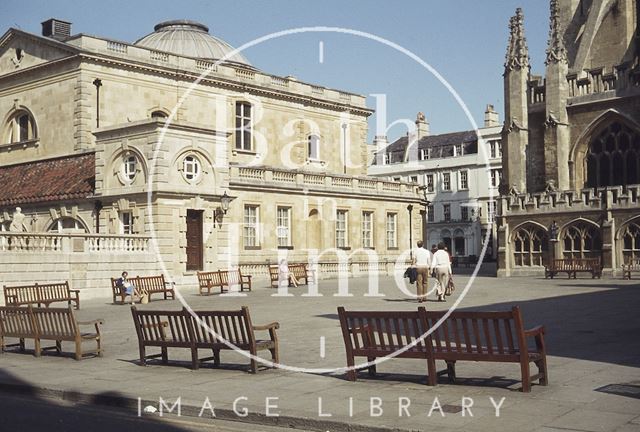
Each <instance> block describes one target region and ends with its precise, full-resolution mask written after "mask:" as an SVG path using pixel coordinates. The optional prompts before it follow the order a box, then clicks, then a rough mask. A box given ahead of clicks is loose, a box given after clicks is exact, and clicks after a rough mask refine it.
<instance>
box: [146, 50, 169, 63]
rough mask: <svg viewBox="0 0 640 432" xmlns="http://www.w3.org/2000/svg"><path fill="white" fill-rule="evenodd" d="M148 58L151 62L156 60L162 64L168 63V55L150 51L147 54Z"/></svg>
mask: <svg viewBox="0 0 640 432" xmlns="http://www.w3.org/2000/svg"><path fill="white" fill-rule="evenodd" d="M149 57H150V58H151V60H158V61H163V62H167V61H169V54H167V53H164V52H160V51H151V52H150V53H149Z"/></svg>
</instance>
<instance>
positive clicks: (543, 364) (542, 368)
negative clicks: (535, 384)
mask: <svg viewBox="0 0 640 432" xmlns="http://www.w3.org/2000/svg"><path fill="white" fill-rule="evenodd" d="M535 364H536V366H537V367H538V373H540V374H541V375H542V376H541V378H540V385H543V386H546V385H548V384H549V376H548V375H547V357H546V356H545V357H542V358H541V359H540V360H537V361H536V362H535Z"/></svg>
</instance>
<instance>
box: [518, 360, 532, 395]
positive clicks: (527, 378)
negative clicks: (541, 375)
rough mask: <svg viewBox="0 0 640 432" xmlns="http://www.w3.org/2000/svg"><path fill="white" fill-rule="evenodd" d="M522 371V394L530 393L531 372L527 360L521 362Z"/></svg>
mask: <svg viewBox="0 0 640 432" xmlns="http://www.w3.org/2000/svg"><path fill="white" fill-rule="evenodd" d="M520 371H521V373H522V392H523V393H529V392H530V391H531V371H530V370H529V362H528V361H527V360H521V361H520Z"/></svg>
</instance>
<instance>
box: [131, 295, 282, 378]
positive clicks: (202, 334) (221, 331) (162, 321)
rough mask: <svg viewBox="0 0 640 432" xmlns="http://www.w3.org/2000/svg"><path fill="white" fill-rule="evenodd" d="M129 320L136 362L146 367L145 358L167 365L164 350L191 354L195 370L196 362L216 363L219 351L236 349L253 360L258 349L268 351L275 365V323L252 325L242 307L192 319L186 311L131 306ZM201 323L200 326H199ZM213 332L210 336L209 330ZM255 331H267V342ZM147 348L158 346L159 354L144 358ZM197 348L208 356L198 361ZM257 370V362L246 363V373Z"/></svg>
mask: <svg viewBox="0 0 640 432" xmlns="http://www.w3.org/2000/svg"><path fill="white" fill-rule="evenodd" d="M131 313H132V315H133V321H134V324H135V327H136V333H137V335H138V346H139V349H140V363H141V364H142V365H146V362H147V360H148V359H152V358H158V357H160V358H161V359H162V362H163V363H165V364H166V363H167V362H168V348H188V349H189V350H190V351H191V367H192V368H193V369H198V367H199V365H200V362H203V361H208V360H213V361H214V365H215V366H218V365H219V364H220V351H221V350H231V349H239V350H243V351H247V352H248V353H249V354H251V355H252V356H253V357H256V356H257V352H258V351H261V350H269V351H270V353H271V361H272V363H274V365H275V364H277V363H279V354H278V337H277V334H276V330H277V329H278V328H279V327H280V325H279V324H278V323H277V322H273V323H270V324H267V325H263V326H254V325H253V324H252V322H251V317H250V315H249V309H248V308H247V307H246V306H244V307H242V309H240V310H239V311H194V313H195V314H196V315H197V316H198V318H199V320H196V319H195V318H194V317H193V316H192V315H191V313H190V312H189V311H187V310H186V309H182V310H179V311H153V310H138V309H136V307H135V306H132V307H131ZM202 324H204V327H203V326H202ZM210 330H211V331H213V334H212V333H211V331H210ZM256 331H268V332H269V339H265V340H261V339H256V336H255V332H256ZM147 347H158V348H160V353H159V354H155V355H147V354H146V348H147ZM199 349H210V350H212V352H213V356H212V357H206V358H199V357H198V350H199ZM257 370H258V366H257V360H256V359H255V358H252V359H251V361H250V371H251V372H252V373H256V372H257Z"/></svg>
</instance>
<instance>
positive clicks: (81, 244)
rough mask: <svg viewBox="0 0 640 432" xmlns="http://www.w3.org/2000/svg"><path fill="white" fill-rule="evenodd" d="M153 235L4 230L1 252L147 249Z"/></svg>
mask: <svg viewBox="0 0 640 432" xmlns="http://www.w3.org/2000/svg"><path fill="white" fill-rule="evenodd" d="M150 239H151V237H150V236H144V235H135V234H132V235H118V234H84V233H78V234H76V233H27V232H0V252H51V253H62V254H65V253H74V252H75V253H86V252H89V253H90V252H108V253H110V252H115V253H129V252H135V253H138V252H140V253H146V252H149V250H150V249H149V241H150Z"/></svg>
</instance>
